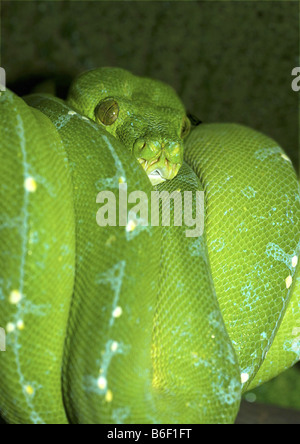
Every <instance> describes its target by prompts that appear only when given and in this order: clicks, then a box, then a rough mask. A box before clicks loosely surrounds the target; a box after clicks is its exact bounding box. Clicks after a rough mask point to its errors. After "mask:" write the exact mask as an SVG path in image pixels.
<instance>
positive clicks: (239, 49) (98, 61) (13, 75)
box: [1, 1, 300, 167]
mask: <svg viewBox="0 0 300 444" xmlns="http://www.w3.org/2000/svg"><path fill="white" fill-rule="evenodd" d="M298 11H299V5H298V2H297V1H296V2H293V1H274V2H273V1H271V2H269V1H268V2H264V1H263V2H261V1H240V2H235V1H233V2H230V1H226V2H222V1H205V2H194V1H191V2H190V1H188V2H187V1H185V2H184V1H169V2H164V1H161V2H151V1H149V2H130V1H129V2H127V1H126V2H114V1H110V2H106V1H77V2H74V1H59V2H53V1H34V2H33V1H25V2H18V1H2V26H1V31H2V39H1V56H2V57H1V66H3V67H4V68H5V69H6V71H7V82H8V85H9V86H11V88H12V89H14V90H15V91H16V92H18V93H20V94H22V93H27V92H28V91H30V90H31V88H32V87H33V86H34V85H35V84H36V83H39V82H41V81H42V80H45V79H49V78H54V79H55V81H56V84H57V86H58V93H59V95H62V96H64V95H65V94H66V89H67V86H68V85H69V83H70V80H71V79H72V78H73V77H74V76H75V75H76V74H78V73H79V72H82V71H84V70H87V69H91V68H94V67H98V66H120V67H123V68H126V69H129V70H131V71H133V72H134V73H135V74H138V75H146V76H150V77H155V78H158V79H161V80H163V81H165V82H168V83H170V84H171V85H172V86H174V87H175V89H176V90H177V92H178V94H179V95H180V97H181V98H182V100H183V102H184V103H185V105H186V107H187V110H188V111H189V112H191V113H193V114H196V115H197V116H198V117H199V118H200V119H201V120H203V121H205V122H226V121H231V122H240V123H244V124H246V125H249V126H251V127H253V128H256V129H258V130H261V131H263V132H264V133H266V134H268V135H270V136H272V137H273V138H275V139H276V140H277V142H278V143H279V144H280V145H281V146H282V147H283V148H284V149H285V150H286V151H287V153H288V154H289V155H290V156H291V157H292V159H293V162H294V165H295V166H297V167H298V97H299V95H298V94H297V93H295V92H294V91H292V89H291V80H292V76H291V71H292V68H293V67H295V66H299V64H300V63H299V38H298V36H299V24H298V21H299V14H298Z"/></svg>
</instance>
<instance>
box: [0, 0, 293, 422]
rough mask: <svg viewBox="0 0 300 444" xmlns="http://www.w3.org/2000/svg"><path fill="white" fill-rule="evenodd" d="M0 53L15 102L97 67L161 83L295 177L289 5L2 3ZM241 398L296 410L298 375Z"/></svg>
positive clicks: (287, 414) (268, 413)
mask: <svg viewBox="0 0 300 444" xmlns="http://www.w3.org/2000/svg"><path fill="white" fill-rule="evenodd" d="M0 54H1V66H2V67H4V68H5V69H6V74H7V83H8V86H9V87H10V88H11V89H13V90H14V91H15V92H17V93H18V94H20V95H22V94H26V93H29V92H31V91H32V90H34V88H35V87H36V86H37V85H40V84H41V83H42V84H43V87H47V85H48V87H49V85H50V86H51V81H53V82H54V83H55V85H56V92H57V94H58V95H60V96H62V97H65V95H66V94H67V89H68V86H69V84H70V81H71V80H72V79H73V78H74V76H75V75H77V74H78V73H80V72H82V71H84V70H87V69H91V68H95V67H98V66H119V67H123V68H126V69H129V70H131V71H132V72H134V73H135V74H137V75H144V76H149V77H154V78H157V79H160V80H163V81H165V82H167V83H169V84H171V85H172V86H173V87H174V88H175V89H176V90H177V92H178V94H179V96H180V97H181V98H182V100H183V102H184V104H185V106H186V108H187V110H188V112H190V113H193V114H195V115H197V116H198V117H199V118H200V119H201V120H202V121H204V122H239V123H243V124H246V125H248V126H250V127H252V128H255V129H257V130H260V131H262V132H264V133H266V134H268V135H269V136H271V137H273V138H274V139H276V140H277V142H278V143H279V144H280V145H281V146H282V147H283V148H284V149H285V150H286V152H287V153H288V155H289V156H290V157H291V158H292V160H293V163H294V165H295V168H296V169H298V165H299V143H298V128H299V115H298V103H299V102H298V100H299V93H296V92H294V91H293V90H292V89H291V81H292V76H291V71H292V69H293V67H295V66H300V63H299V3H298V2H297V1H233V2H230V1H205V2H194V1H181V2H180V1H169V2H165V1H158V2H151V1H147V2H131V1H129V2H128V1H125V2H116V1H110V2H106V1H76V2H75V1H57V2H55V1H25V2H24V1H2V2H1V53H0ZM49 81H50V82H49ZM47 82H48V83H47ZM53 82H52V83H53ZM289 394H290V396H289ZM251 399H252V401H253V400H255V399H257V400H258V401H261V402H266V401H267V402H273V403H275V404H277V405H281V406H285V407H293V408H297V407H298V408H300V380H299V370H298V367H296V368H294V369H292V371H288V372H287V373H286V374H284V375H282V376H280V377H279V379H277V380H275V382H273V383H270V384H269V385H265V388H262V389H260V391H259V390H258V391H257V392H256V393H255V394H254V397H253V396H252V398H251ZM251 399H250V398H249V397H248V401H249V400H251ZM298 404H299V405H298ZM245 405H246V404H244V405H243V408H242V410H241V415H240V416H239V419H238V422H240V423H247V422H250V423H255V422H256V423H259V422H260V421H261V422H268V421H269V423H274V422H275V423H276V422H277V423H278V422H283V423H284V421H285V420H286V421H287V422H286V423H288V421H294V422H295V421H298V423H300V419H299V418H300V413H298V412H297V413H295V414H296V417H295V416H293V413H291V411H285V410H282V411H281V410H280V411H279V412H278V411H274V410H269V409H268V407H266V406H264V407H263V410H262V411H261V410H260V409H259V408H256V407H254V409H253V408H252V404H250V403H248V407H247V405H246V407H245ZM250 405H251V409H250V410H249V406H250ZM295 418H296V419H295ZM297 418H298V419H297Z"/></svg>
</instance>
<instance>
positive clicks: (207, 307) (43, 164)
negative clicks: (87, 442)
mask: <svg viewBox="0 0 300 444" xmlns="http://www.w3.org/2000/svg"><path fill="white" fill-rule="evenodd" d="M25 100H26V102H25V101H24V100H23V99H21V98H19V97H17V96H16V95H15V94H13V93H12V92H10V91H6V92H5V93H2V95H1V97H0V117H1V120H0V121H1V162H0V172H1V179H2V180H1V198H0V242H1V251H0V260H1V268H0V269H1V274H0V304H1V310H0V326H2V327H4V328H5V329H6V352H2V353H1V354H0V363H1V364H0V385H1V386H0V411H1V414H2V415H3V417H4V418H5V419H6V420H7V421H8V422H11V423H113V424H120V423H129V424H130V423H152V424H153V423H154V424H155V423H183V424H184V423H230V422H233V421H234V419H235V416H236V414H237V411H238V408H239V402H240V398H241V393H242V392H243V391H246V390H247V389H249V388H252V387H255V386H256V385H258V384H261V383H262V382H264V381H266V380H268V379H270V378H272V377H274V376H275V375H277V374H278V373H280V372H281V371H283V370H284V369H285V368H288V367H289V366H291V365H293V364H294V363H295V362H296V361H297V360H299V355H300V339H299V336H300V334H299V332H300V311H299V304H300V282H299V279H298V280H297V270H298V268H299V267H298V257H299V252H300V238H299V233H300V190H299V183H298V180H297V177H296V174H295V171H294V170H293V167H292V164H291V162H290V160H289V158H288V157H287V156H286V154H285V153H284V151H283V150H282V149H281V148H280V147H279V146H278V145H277V144H276V142H274V141H273V140H271V139H270V138H269V137H267V136H265V135H262V134H260V133H258V132H256V131H254V130H252V129H249V128H246V127H243V126H241V125H235V124H203V125H200V126H198V127H196V128H195V129H193V130H192V131H191V133H190V134H189V135H188V133H189V131H190V123H189V120H188V119H187V117H186V115H185V111H184V107H183V105H182V104H181V102H180V100H179V99H178V97H177V96H176V94H175V92H174V91H173V89H172V88H170V87H169V86H167V85H165V84H163V83H161V82H158V81H154V80H150V79H144V78H139V77H135V76H133V75H132V74H130V73H129V72H127V71H124V70H122V69H117V68H101V69H97V70H93V71H90V72H88V73H85V74H83V75H81V76H80V77H79V78H78V79H76V80H75V81H74V83H73V85H72V87H71V89H70V93H69V97H68V100H67V101H66V102H63V101H62V100H59V99H56V98H54V97H51V96H47V95H36V96H34V95H33V96H30V97H28V98H26V99H25ZM183 146H184V149H183ZM135 159H136V160H138V161H136V160H135ZM145 172H146V174H145ZM149 178H150V180H151V182H152V184H151V182H150V180H149ZM120 184H126V186H127V191H128V193H130V192H134V191H136V190H141V191H143V192H144V193H146V195H147V196H148V197H149V201H150V197H151V192H152V191H153V189H154V188H153V186H154V187H155V190H158V191H168V192H169V193H173V192H177V193H180V194H181V195H183V193H184V191H192V192H193V196H195V193H196V191H203V190H204V193H205V229H204V233H203V235H201V236H198V237H186V235H185V231H186V227H184V226H179V225H178V224H176V223H175V222H174V220H171V226H151V225H150V224H148V226H147V225H145V224H142V223H141V220H140V219H138V218H137V219H134V220H133V219H131V216H132V213H130V211H129V210H130V205H129V204H128V209H127V210H128V214H129V217H128V219H126V221H125V223H123V224H117V225H118V226H108V225H107V226H105V227H99V225H97V223H96V215H97V211H98V210H99V207H100V205H99V202H97V196H98V195H99V193H100V192H101V191H111V192H112V193H113V194H114V196H115V197H116V201H118V199H119V197H120V196H119V194H120V193H121V187H120ZM102 203H103V202H102ZM171 211H172V212H173V213H174V204H173V205H171ZM118 217H119V213H118V209H117V215H116V218H117V219H118ZM171 219H172V218H171Z"/></svg>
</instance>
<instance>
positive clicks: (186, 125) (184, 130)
mask: <svg viewBox="0 0 300 444" xmlns="http://www.w3.org/2000/svg"><path fill="white" fill-rule="evenodd" d="M190 129H191V122H190V120H189V118H188V117H186V116H185V117H184V118H183V120H182V126H181V133H180V137H181V138H182V139H184V138H185V137H186V136H187V135H188V134H189V132H190Z"/></svg>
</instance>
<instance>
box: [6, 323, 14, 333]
mask: <svg viewBox="0 0 300 444" xmlns="http://www.w3.org/2000/svg"><path fill="white" fill-rule="evenodd" d="M14 330H15V324H13V323H12V322H9V323H8V324H7V326H6V331H7V333H12V332H13V331H14Z"/></svg>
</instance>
